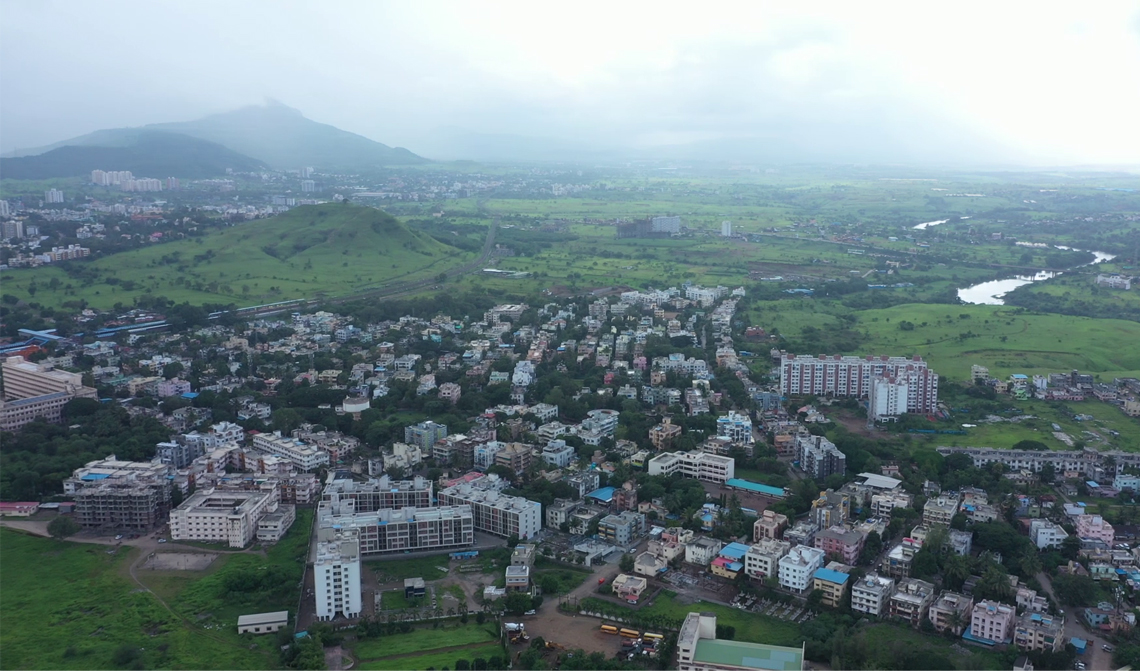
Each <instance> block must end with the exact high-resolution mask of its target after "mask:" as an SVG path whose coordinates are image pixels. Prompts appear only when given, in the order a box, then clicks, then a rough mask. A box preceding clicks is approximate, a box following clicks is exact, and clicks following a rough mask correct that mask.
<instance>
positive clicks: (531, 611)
mask: <svg viewBox="0 0 1140 671" xmlns="http://www.w3.org/2000/svg"><path fill="white" fill-rule="evenodd" d="M534 613H535V611H534V609H533V608H532V609H530V610H528V611H527V612H525V613H523V615H534Z"/></svg>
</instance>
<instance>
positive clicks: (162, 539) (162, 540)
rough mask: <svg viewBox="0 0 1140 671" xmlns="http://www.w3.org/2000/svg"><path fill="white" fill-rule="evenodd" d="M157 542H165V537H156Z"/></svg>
mask: <svg viewBox="0 0 1140 671" xmlns="http://www.w3.org/2000/svg"><path fill="white" fill-rule="evenodd" d="M158 542H159V543H165V542H166V539H165V538H159V539H158Z"/></svg>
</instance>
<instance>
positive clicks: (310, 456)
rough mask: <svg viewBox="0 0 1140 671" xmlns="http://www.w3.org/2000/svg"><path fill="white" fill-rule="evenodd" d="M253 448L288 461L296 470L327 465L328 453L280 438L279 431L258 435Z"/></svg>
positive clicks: (284, 437)
mask: <svg viewBox="0 0 1140 671" xmlns="http://www.w3.org/2000/svg"><path fill="white" fill-rule="evenodd" d="M253 447H254V449H256V450H260V451H262V452H267V453H269V454H272V455H274V456H278V457H281V458H283V459H288V460H289V461H291V462H293V465H294V466H296V467H297V469H298V470H302V471H311V470H313V469H316V468H320V467H321V466H328V465H329V453H328V452H325V451H324V450H320V449H317V448H315V447H313V446H312V445H308V444H306V443H303V442H301V441H300V440H297V439H296V438H290V437H288V436H282V435H281V432H280V431H274V432H273V433H259V434H256V435H254V437H253Z"/></svg>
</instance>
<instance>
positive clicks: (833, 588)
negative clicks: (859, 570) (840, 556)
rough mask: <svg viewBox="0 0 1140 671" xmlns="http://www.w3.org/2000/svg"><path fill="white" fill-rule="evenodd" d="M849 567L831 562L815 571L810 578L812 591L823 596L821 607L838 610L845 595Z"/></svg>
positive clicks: (848, 579)
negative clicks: (814, 590)
mask: <svg viewBox="0 0 1140 671" xmlns="http://www.w3.org/2000/svg"><path fill="white" fill-rule="evenodd" d="M850 568H851V567H850V566H845V565H843V564H840V563H838V562H831V563H830V564H828V565H827V566H826V567H824V568H820V569H816V572H815V574H814V575H813V576H812V589H816V590H819V592H820V593H821V594H823V601H822V603H823V605H825V606H827V607H828V608H838V607H839V605H840V604H841V603H843V595H844V594H846V593H847V586H848V584H849V583H850V582H851V576H850V575H848V574H847V571H848V570H850Z"/></svg>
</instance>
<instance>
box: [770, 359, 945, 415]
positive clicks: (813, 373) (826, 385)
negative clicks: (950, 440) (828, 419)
mask: <svg viewBox="0 0 1140 671" xmlns="http://www.w3.org/2000/svg"><path fill="white" fill-rule="evenodd" d="M877 377H889V378H893V379H894V380H896V381H902V382H905V395H906V411H907V412H934V411H935V410H937V409H938V375H937V374H936V373H935V372H934V371H932V370H930V369H929V368H928V367H927V365H926V362H925V361H923V360H922V358H921V357H917V356H916V357H914V358H911V359H908V358H906V357H901V356H893V357H887V356H880V357H872V356H867V357H857V356H840V355H838V354H837V355H835V356H824V357H822V358H818V359H817V358H816V357H814V356H796V355H795V354H788V353H786V352H782V353H781V357H780V393H782V394H791V395H800V394H814V395H816V396H836V397H855V398H869V397H870V396H871V381H872V380H873V379H875V378H877ZM898 392H899V390H898V389H895V391H894V393H895V394H898Z"/></svg>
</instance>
